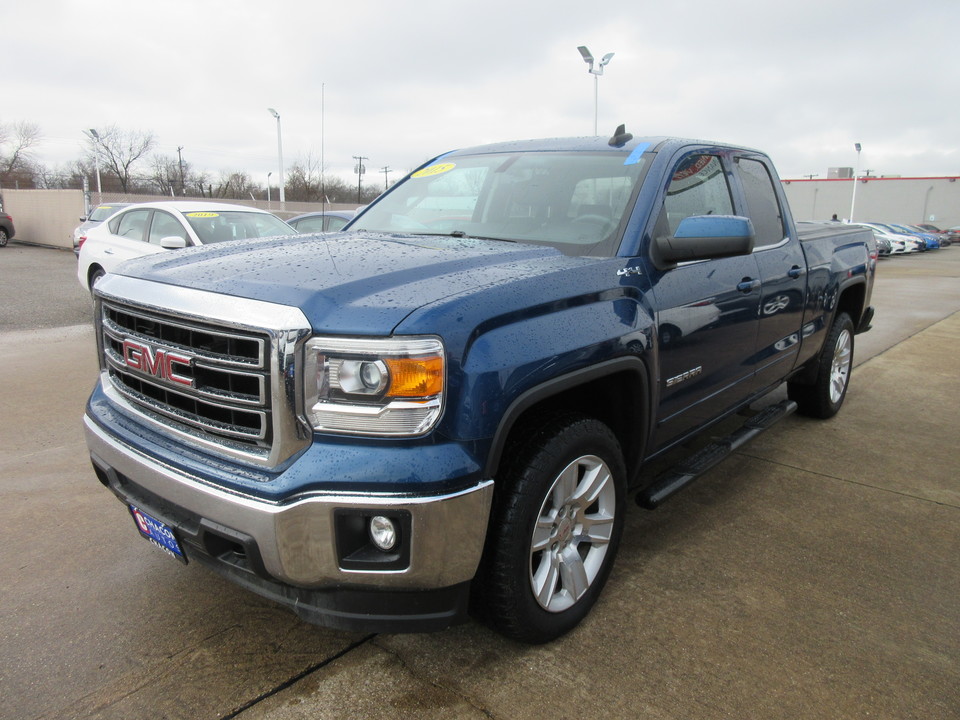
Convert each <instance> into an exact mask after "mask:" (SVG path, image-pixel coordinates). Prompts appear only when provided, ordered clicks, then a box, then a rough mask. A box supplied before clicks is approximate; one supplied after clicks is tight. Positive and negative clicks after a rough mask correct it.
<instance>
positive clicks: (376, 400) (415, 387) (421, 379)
mask: <svg viewBox="0 0 960 720" xmlns="http://www.w3.org/2000/svg"><path fill="white" fill-rule="evenodd" d="M445 379H446V368H445V363H444V354H443V344H442V343H441V342H440V339H439V338H434V337H409V338H399V337H397V338H383V339H369V338H314V339H312V340H310V341H309V342H308V343H307V347H306V362H305V369H304V407H305V410H306V415H307V420H309V422H310V424H311V426H313V429H314V430H318V431H323V432H339V433H351V434H357V435H392V436H408V435H422V434H423V433H425V432H427V431H429V430H430V429H431V428H432V427H433V426H434V425H435V424H436V422H437V420H438V419H439V418H440V412H441V410H442V408H443V390H444V383H445Z"/></svg>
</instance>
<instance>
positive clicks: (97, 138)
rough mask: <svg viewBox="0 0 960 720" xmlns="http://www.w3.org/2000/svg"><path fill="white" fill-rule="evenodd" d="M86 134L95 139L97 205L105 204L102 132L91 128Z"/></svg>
mask: <svg viewBox="0 0 960 720" xmlns="http://www.w3.org/2000/svg"><path fill="white" fill-rule="evenodd" d="M83 132H84V134H85V135H86V136H87V137H89V138H90V139H91V140H92V141H93V166H94V167H95V168H96V169H97V205H102V204H103V187H102V186H101V185H100V134H99V133H98V132H97V131H96V130H94V129H93V128H90V129H89V130H84V131H83Z"/></svg>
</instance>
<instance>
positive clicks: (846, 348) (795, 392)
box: [787, 313, 854, 419]
mask: <svg viewBox="0 0 960 720" xmlns="http://www.w3.org/2000/svg"><path fill="white" fill-rule="evenodd" d="M853 333H854V328H853V321H852V320H851V319H850V316H849V315H847V313H838V314H837V317H836V318H835V319H834V321H833V326H832V327H831V328H830V332H829V334H828V335H827V339H826V341H825V343H824V346H823V352H822V353H821V354H820V359H819V360H818V364H817V374H816V376H815V379H814V381H813V383H812V384H800V383H798V382H789V383H787V395H788V396H789V398H790V399H791V400H793V401H794V402H796V403H797V410H798V412H800V413H801V414H802V415H807V416H809V417H815V418H822V419H826V418H831V417H833V416H834V415H836V414H837V412H839V410H840V406H841V405H843V400H844V398H845V397H846V396H847V388H848V387H849V386H850V372H851V371H852V370H853Z"/></svg>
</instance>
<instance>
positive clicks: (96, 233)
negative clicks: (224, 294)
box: [77, 201, 297, 290]
mask: <svg viewBox="0 0 960 720" xmlns="http://www.w3.org/2000/svg"><path fill="white" fill-rule="evenodd" d="M296 232H297V231H296V230H294V229H293V228H292V227H290V226H289V225H287V224H286V223H285V222H283V220H281V219H279V218H278V217H276V216H275V215H271V214H270V213H268V212H266V211H265V210H259V209H257V208H252V207H245V206H243V205H230V204H226V203H207V202H176V201H171V202H156V203H142V204H138V205H131V206H129V207H127V208H125V209H124V210H122V211H121V212H118V213H117V214H116V215H114V216H113V217H111V218H110V219H109V220H108V221H107V222H104V223H101V224H100V225H98V226H97V227H94V228H90V230H89V231H88V232H87V237H86V240H85V241H84V242H83V244H82V245H81V246H80V256H79V262H78V264H77V279H78V280H80V284H81V285H83V287H84V288H86V289H87V290H91V289H93V285H94V283H96V281H97V280H99V279H100V278H101V277H102V276H103V275H106V274H107V273H108V272H111V271H112V270H113V269H114V268H115V267H116V266H117V265H119V264H120V263H122V262H123V261H124V260H129V259H130V258H135V257H140V256H141V255H149V254H150V253H158V252H164V251H165V250H173V249H176V248H184V247H191V246H193V245H207V244H210V243H218V242H223V241H225V240H237V239H240V238H258V237H271V236H274V235H295V234H296Z"/></svg>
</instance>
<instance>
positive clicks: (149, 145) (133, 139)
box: [90, 125, 156, 192]
mask: <svg viewBox="0 0 960 720" xmlns="http://www.w3.org/2000/svg"><path fill="white" fill-rule="evenodd" d="M154 145H156V140H155V138H154V136H153V133H152V132H143V131H140V130H121V129H119V128H118V127H117V126H116V125H111V126H110V127H109V128H107V129H106V130H99V131H97V133H96V137H93V138H90V158H91V159H93V157H94V156H95V155H96V154H97V153H99V156H100V165H101V168H103V169H105V170H106V172H108V173H110V174H112V175H114V176H115V177H116V178H117V180H118V181H119V183H120V189H121V191H122V192H129V191H130V185H131V181H132V179H133V168H134V167H135V166H136V165H137V163H138V162H140V161H141V160H143V159H144V158H145V157H146V156H147V154H148V153H149V152H150V151H151V150H152V149H153V147H154Z"/></svg>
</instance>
